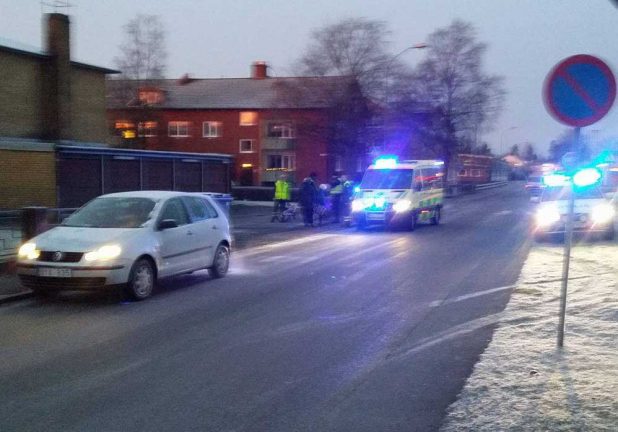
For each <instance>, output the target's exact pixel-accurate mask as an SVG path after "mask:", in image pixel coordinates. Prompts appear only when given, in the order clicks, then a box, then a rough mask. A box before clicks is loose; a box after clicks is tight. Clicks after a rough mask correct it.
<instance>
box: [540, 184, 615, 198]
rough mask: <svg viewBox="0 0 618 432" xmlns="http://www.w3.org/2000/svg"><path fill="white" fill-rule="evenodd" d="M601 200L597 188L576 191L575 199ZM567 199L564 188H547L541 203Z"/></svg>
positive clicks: (566, 189) (566, 190) (567, 195)
mask: <svg viewBox="0 0 618 432" xmlns="http://www.w3.org/2000/svg"><path fill="white" fill-rule="evenodd" d="M595 198H603V195H602V194H601V191H599V189H598V188H595V187H590V188H582V189H576V191H575V199H595ZM566 199H569V189H568V188H564V187H549V188H545V190H544V191H543V198H542V199H541V201H559V200H566Z"/></svg>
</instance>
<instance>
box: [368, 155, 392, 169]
mask: <svg viewBox="0 0 618 432" xmlns="http://www.w3.org/2000/svg"><path fill="white" fill-rule="evenodd" d="M373 164H374V166H375V167H376V168H377V169H392V168H395V167H396V166H397V158H395V157H392V156H388V157H387V156H383V157H380V158H378V159H376V160H375V161H374V163H373Z"/></svg>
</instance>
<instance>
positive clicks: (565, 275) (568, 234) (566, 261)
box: [557, 127, 580, 348]
mask: <svg viewBox="0 0 618 432" xmlns="http://www.w3.org/2000/svg"><path fill="white" fill-rule="evenodd" d="M573 132H574V133H573V135H574V136H573V140H574V143H573V144H574V147H575V152H576V153H578V152H579V137H580V128H578V127H576V128H575V129H574V131H573ZM570 184H571V185H570V187H569V212H568V213H567V220H566V227H565V231H564V257H563V259H562V286H561V289H560V315H559V319H558V341H557V342H558V348H562V347H563V346H564V320H565V316H566V301H567V288H568V285H569V265H570V263H571V242H572V240H573V215H574V213H575V183H574V182H573V179H571V181H570Z"/></svg>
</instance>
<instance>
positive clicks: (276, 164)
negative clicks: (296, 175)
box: [266, 154, 296, 171]
mask: <svg viewBox="0 0 618 432" xmlns="http://www.w3.org/2000/svg"><path fill="white" fill-rule="evenodd" d="M295 169H296V157H295V156H294V155H293V154H269V155H268V156H267V157H266V170H268V171H279V170H281V171H293V170H295Z"/></svg>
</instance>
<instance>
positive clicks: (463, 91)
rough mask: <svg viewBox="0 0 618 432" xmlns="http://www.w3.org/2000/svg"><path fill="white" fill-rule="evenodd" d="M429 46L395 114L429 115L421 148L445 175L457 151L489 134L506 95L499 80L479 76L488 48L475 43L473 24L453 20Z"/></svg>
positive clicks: (483, 75)
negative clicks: (432, 155)
mask: <svg viewBox="0 0 618 432" xmlns="http://www.w3.org/2000/svg"><path fill="white" fill-rule="evenodd" d="M427 43H428V49H427V52H426V54H427V55H426V57H425V60H424V61H423V62H422V63H421V64H420V65H419V66H418V68H417V69H416V71H415V72H414V74H412V75H410V76H408V77H407V82H402V83H401V85H400V88H401V89H402V90H401V91H400V92H399V94H400V95H402V97H401V99H400V100H399V110H400V111H401V112H406V111H407V112H410V113H415V112H425V113H427V116H428V119H429V120H428V121H427V122H425V124H423V125H421V128H422V134H421V135H422V138H423V139H422V142H423V143H424V145H425V146H426V147H429V148H431V149H432V150H433V151H434V153H435V154H436V155H437V156H438V157H441V158H443V159H444V162H445V164H446V166H447V169H448V166H449V163H450V160H451V159H452V158H453V157H454V156H455V155H456V154H457V153H458V152H459V151H460V149H463V148H474V147H475V146H476V145H477V144H478V138H479V135H480V134H482V133H483V132H484V131H487V130H489V129H490V126H491V124H492V120H494V119H495V117H496V116H497V115H498V114H499V113H500V111H501V108H502V104H503V101H504V95H505V92H504V90H503V85H502V78H501V77H498V76H494V75H487V74H485V73H484V72H483V68H482V63H483V55H484V53H485V50H486V45H485V44H483V43H481V42H478V41H477V38H476V32H475V30H474V28H473V27H472V25H471V24H469V23H465V22H462V21H459V20H456V21H454V22H453V23H452V24H451V25H449V26H448V27H445V28H442V29H438V30H436V31H435V32H434V33H432V34H431V35H430V36H429V38H428V40H427ZM406 87H407V88H406Z"/></svg>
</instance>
